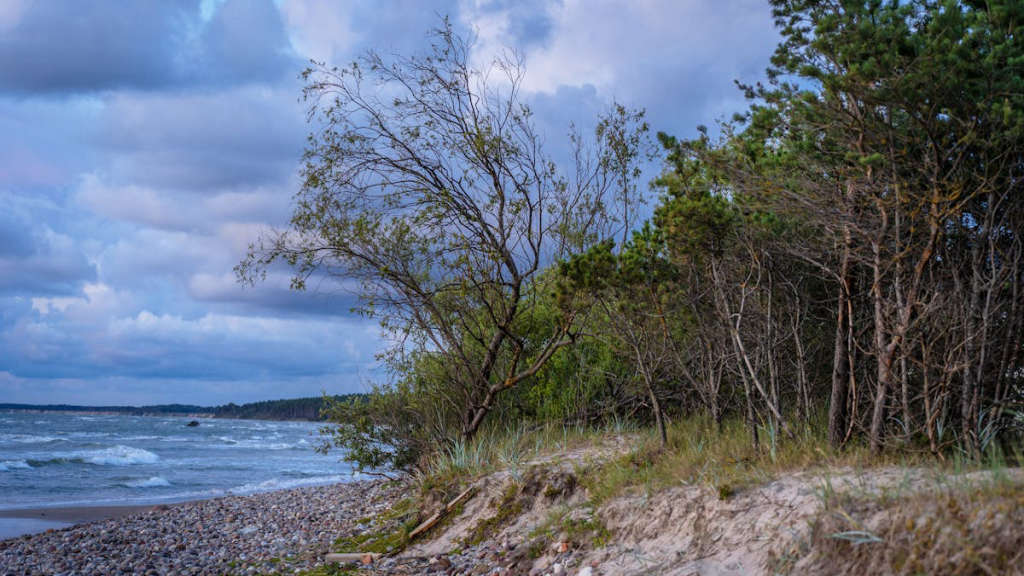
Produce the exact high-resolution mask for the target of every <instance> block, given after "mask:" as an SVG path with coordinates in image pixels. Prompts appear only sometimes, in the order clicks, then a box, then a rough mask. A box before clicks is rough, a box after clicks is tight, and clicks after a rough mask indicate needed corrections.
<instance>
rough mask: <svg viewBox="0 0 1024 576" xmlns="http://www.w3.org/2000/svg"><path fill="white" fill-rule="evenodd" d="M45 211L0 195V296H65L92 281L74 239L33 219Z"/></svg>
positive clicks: (91, 272) (33, 202) (93, 270)
mask: <svg viewBox="0 0 1024 576" xmlns="http://www.w3.org/2000/svg"><path fill="white" fill-rule="evenodd" d="M48 207H49V205H48V204H47V203H46V202H40V201H38V200H32V199H27V198H23V197H19V196H14V195H4V194H0V295H5V294H6V295H11V294H42V295H69V294H74V293H76V292H77V291H78V290H79V289H80V288H81V286H82V285H83V284H84V283H85V282H88V281H91V280H94V279H95V278H96V268H95V266H94V264H93V263H92V262H90V261H89V259H88V257H87V256H86V255H85V254H84V253H83V252H82V250H81V248H80V246H79V245H78V243H77V242H76V241H75V240H74V238H72V237H71V236H69V235H67V234H64V233H61V232H57V231H55V230H54V229H53V228H51V227H50V226H49V225H47V223H46V222H45V221H43V222H40V221H38V220H37V219H36V216H37V215H39V214H44V213H45V212H46V210H45V209H46V208H48Z"/></svg>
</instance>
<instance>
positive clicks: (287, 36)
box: [0, 0, 776, 404]
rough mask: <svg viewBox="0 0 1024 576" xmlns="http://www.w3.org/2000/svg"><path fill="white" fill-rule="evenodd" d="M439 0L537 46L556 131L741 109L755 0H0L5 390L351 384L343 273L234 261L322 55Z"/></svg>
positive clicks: (285, 157)
mask: <svg viewBox="0 0 1024 576" xmlns="http://www.w3.org/2000/svg"><path fill="white" fill-rule="evenodd" d="M442 15H448V16H449V17H450V18H451V20H452V22H453V23H454V24H455V25H456V27H457V28H458V29H459V30H461V31H463V33H465V32H469V31H472V32H473V33H475V34H476V36H477V42H476V45H475V48H474V49H475V51H476V54H475V56H476V57H479V58H482V59H485V58H486V57H487V54H489V53H493V51H494V50H497V49H499V48H500V47H502V46H508V47H513V48H516V49H518V50H520V51H522V53H523V54H524V55H525V57H526V64H527V79H526V84H527V93H526V94H525V96H526V98H527V99H528V100H529V102H530V103H531V104H532V106H533V107H534V109H535V111H536V112H537V117H538V119H539V123H540V124H541V126H542V127H543V128H544V129H545V130H547V131H550V134H549V135H548V140H549V141H558V140H560V139H561V138H562V136H563V135H564V134H565V129H566V125H567V123H568V121H569V120H576V121H577V122H578V123H580V124H582V125H586V123H587V118H590V117H592V116H593V115H594V113H595V112H597V111H599V110H600V109H602V107H604V106H605V105H607V104H608V103H609V102H611V101H612V99H617V100H619V101H621V102H624V103H626V104H629V105H631V106H642V107H645V108H646V109H647V111H648V116H649V119H650V121H651V123H652V126H653V128H654V129H655V130H662V131H666V132H669V133H673V134H676V135H681V136H687V135H693V134H694V129H695V127H696V125H698V124H713V123H714V120H715V119H716V118H722V117H727V116H728V115H730V114H731V113H732V112H735V111H738V110H741V109H742V99H741V96H740V94H739V93H738V91H737V90H736V88H735V87H734V85H733V81H734V80H735V79H743V80H747V81H749V80H756V79H758V78H760V77H761V73H762V70H763V68H764V67H765V65H766V64H767V60H768V56H769V54H770V52H771V50H772V48H773V46H774V43H775V39H776V36H775V33H774V31H773V30H772V27H771V19H770V15H769V10H768V7H767V2H766V1H764V0H727V1H726V2H721V1H716V0H662V1H655V0H628V1H627V0H622V1H619V2H614V1H603V0H563V1H561V2H559V1H556V0H551V1H548V2H544V1H538V0H531V1H516V0H494V1H488V0H477V1H475V2H474V1H458V0H450V1H445V0H431V1H429V2H428V1H426V0H423V1H413V0H408V1H389V0H365V1H356V0H352V1H344V2H337V1H333V0H320V1H318V0H201V1H190V0H167V1H161V0H148V1H138V2H135V1H130V2H124V1H121V0H90V1H89V2H85V3H82V2H77V1H74V0H64V1H60V0H0V402H31V403H77V404H145V403H164V402H185V403H198V404H219V403H224V402H229V401H234V402H245V401H253V400H262V399H271V398H282V397H294V396H307V395H317V394H319V393H320V392H321V391H322V390H324V391H327V392H329V393H342V392H349V391H358V390H361V389H363V388H364V386H365V383H366V382H367V381H369V380H370V379H372V378H375V377H379V376H380V370H379V369H376V368H375V367H376V364H375V361H374V355H375V353H376V352H377V351H378V350H379V349H380V347H381V341H380V338H379V334H378V330H377V329H376V327H375V326H374V325H373V324H372V323H369V322H367V321H364V320H361V319H358V318H355V317H353V316H352V315H350V314H349V308H350V306H351V301H349V300H347V299H346V297H344V296H342V295H340V294H339V293H338V291H337V290H334V289H332V288H331V287H322V288H321V289H320V290H316V291H313V292H311V293H301V294H300V293H295V292H289V291H288V286H287V283H288V278H287V276H286V274H283V273H282V274H271V275H270V277H269V278H268V280H267V282H266V283H264V284H262V285H259V286H257V287H256V288H247V289H243V288H242V287H240V286H239V285H238V284H237V283H236V282H235V278H234V275H233V272H232V267H233V266H234V265H235V264H236V263H237V262H238V261H239V259H240V258H241V257H242V256H243V254H244V252H245V249H246V247H247V245H248V244H249V242H250V241H252V240H253V239H254V238H256V237H257V235H258V234H259V233H260V231H261V230H266V229H268V228H270V227H273V226H280V225H283V224H284V223H285V222H286V221H287V218H288V216H289V214H290V207H289V206H290V199H291V197H292V195H293V193H294V192H295V190H296V188H297V176H296V174H297V169H298V160H299V157H300V156H301V154H302V147H303V143H304V138H305V135H306V133H307V131H308V129H309V128H308V126H307V124H306V122H305V114H304V110H303V107H302V105H301V104H300V103H299V101H298V97H299V94H300V89H301V83H300V81H299V80H298V79H297V75H298V73H299V72H300V71H301V69H302V68H303V67H304V65H305V62H307V61H308V59H310V58H315V59H318V60H324V61H327V62H334V63H346V62H348V61H350V60H352V59H353V58H354V57H355V56H357V55H358V54H359V53H360V52H362V51H364V50H366V49H368V48H375V49H378V50H380V51H382V52H386V53H387V52H392V53H414V52H416V51H417V50H419V49H420V47H421V46H422V45H423V39H424V35H425V32H426V31H427V30H428V29H429V28H431V27H432V26H434V25H436V24H437V22H438V18H439V17H440V16H442Z"/></svg>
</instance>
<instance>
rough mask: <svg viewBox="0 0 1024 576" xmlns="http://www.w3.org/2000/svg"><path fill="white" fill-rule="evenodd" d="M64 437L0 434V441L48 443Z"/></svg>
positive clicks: (62, 439)
mask: <svg viewBox="0 0 1024 576" xmlns="http://www.w3.org/2000/svg"><path fill="white" fill-rule="evenodd" d="M64 441H65V440H64V438H54V437H53V436H34V435H32V434H0V442H18V443H19V444H48V443H50V442H64Z"/></svg>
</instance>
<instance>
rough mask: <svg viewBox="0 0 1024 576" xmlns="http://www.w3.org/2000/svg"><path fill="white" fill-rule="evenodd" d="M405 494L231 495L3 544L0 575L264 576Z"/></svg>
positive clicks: (381, 489)
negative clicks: (220, 575) (262, 575)
mask: <svg viewBox="0 0 1024 576" xmlns="http://www.w3.org/2000/svg"><path fill="white" fill-rule="evenodd" d="M401 492H402V487H401V486H399V485H395V484H389V483H385V482H382V481H363V482H351V483H343V484H334V485H329V486H315V487H307V488H297V489H293V490H281V491H276V492H267V493H262V494H254V495H250V496H228V497H223V498H217V499H214V500H200V501H195V502H185V503H180V504H170V505H165V506H158V507H155V508H153V509H151V510H149V511H146V512H142V513H139V514H134V515H130V516H124V517H121V518H114V519H110V520H104V521H100V522H93V523H89V524H81V525H77V526H73V527H70V528H66V529H63V530H55V531H48V532H45V533H42V534H32V535H26V536H21V537H19V538H13V539H10V540H4V541H2V542H0V574H2V575H8V574H12V575H13V574H17V575H22V574H24V575H35V574H39V575H43V574H62V575H76V574H83V575H84V574H89V575H92V574H109V575H119V574H125V575H127V574H202V575H206V574H210V575H213V574H266V573H293V572H295V571H297V570H301V569H308V568H313V567H315V566H318V565H321V564H322V563H323V556H324V555H325V554H326V553H327V552H329V549H330V546H331V543H332V542H334V540H336V539H337V538H339V537H342V536H347V535H351V534H352V533H353V532H354V531H356V530H357V529H358V526H357V522H356V520H357V519H359V518H366V517H368V516H372V515H375V514H380V513H382V512H383V511H384V510H386V509H387V508H388V507H389V506H390V504H391V503H392V502H394V501H395V500H396V499H398V498H400V497H401Z"/></svg>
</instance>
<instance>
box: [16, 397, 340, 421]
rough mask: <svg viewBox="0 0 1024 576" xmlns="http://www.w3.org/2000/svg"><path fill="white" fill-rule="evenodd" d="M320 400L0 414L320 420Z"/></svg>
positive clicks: (39, 408) (49, 407)
mask: <svg viewBox="0 0 1024 576" xmlns="http://www.w3.org/2000/svg"><path fill="white" fill-rule="evenodd" d="M354 396H360V394H346V395H337V396H333V397H332V398H334V399H342V398H349V397H354ZM325 398H326V397H324V396H313V397H309V398H289V399H282V400H264V401H262V402H249V403H246V404H235V403H233V402H232V403H229V404H224V405H221V406H197V405H193V404H155V405H152V406H78V405H72V404H4V403H0V412H3V411H20V412H69V413H81V414H125V415H131V416H183V417H190V418H238V419H242V420H307V421H311V422H317V421H321V420H323V418H322V417H321V414H320V413H321V409H322V408H323V406H324V401H325Z"/></svg>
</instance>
